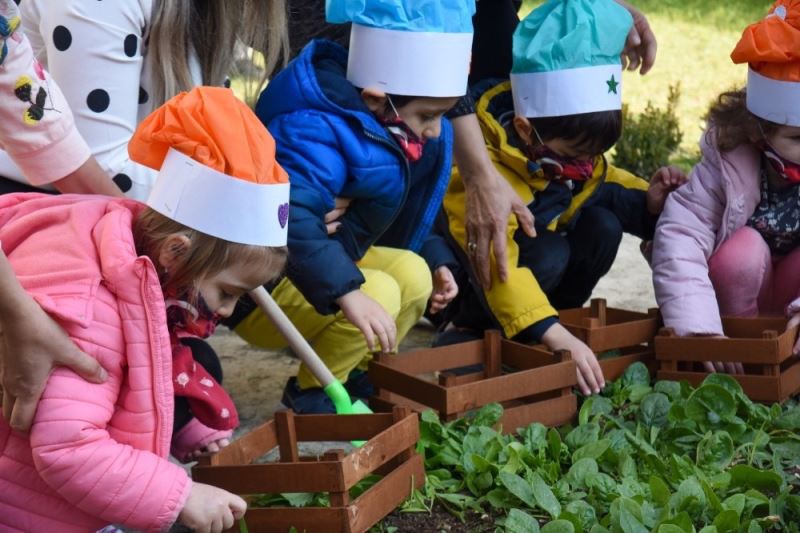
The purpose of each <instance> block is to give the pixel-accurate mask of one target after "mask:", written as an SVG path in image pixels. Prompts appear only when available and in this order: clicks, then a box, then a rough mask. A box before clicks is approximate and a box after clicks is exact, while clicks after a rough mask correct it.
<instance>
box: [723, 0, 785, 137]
mask: <svg viewBox="0 0 800 533" xmlns="http://www.w3.org/2000/svg"><path fill="white" fill-rule="evenodd" d="M731 59H733V62H734V63H749V64H750V68H749V70H748V74H747V109H749V110H750V112H751V113H753V114H754V115H757V116H759V117H761V118H763V119H765V120H769V121H771V122H775V123H777V124H782V125H786V126H800V0H778V1H777V2H775V4H774V5H773V6H772V8H771V9H770V11H769V14H768V15H767V17H766V18H765V19H763V20H761V21H759V22H756V23H755V24H751V25H750V26H748V27H747V28H746V29H745V30H744V34H743V35H742V38H741V40H740V41H739V43H738V44H737V45H736V48H734V50H733V52H732V53H731Z"/></svg>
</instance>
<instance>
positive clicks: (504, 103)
mask: <svg viewBox="0 0 800 533" xmlns="http://www.w3.org/2000/svg"><path fill="white" fill-rule="evenodd" d="M510 93H511V84H510V82H508V81H505V82H502V83H499V84H496V85H494V86H492V87H490V88H489V89H488V90H486V91H485V92H483V93H482V95H481V96H480V98H479V99H478V100H477V102H476V106H475V108H476V109H475V110H476V114H477V117H478V120H479V122H480V125H481V129H482V131H483V136H484V140H485V141H486V148H487V150H488V152H489V156H490V158H491V159H492V162H493V163H494V165H495V167H496V168H497V170H498V172H499V173H500V174H501V175H502V176H503V177H505V179H506V180H507V181H508V183H509V184H510V185H511V186H512V187H513V188H514V190H515V191H516V192H517V194H518V195H519V196H520V198H522V200H523V201H524V202H525V204H526V205H528V204H530V203H531V202H533V201H534V199H535V198H536V196H537V194H538V195H542V193H543V192H544V191H546V190H547V189H548V187H559V186H560V187H565V186H564V185H563V184H558V183H555V182H551V181H550V180H548V179H546V178H545V177H544V174H543V172H542V171H541V170H536V171H534V172H531V170H530V168H529V165H528V158H527V156H526V155H525V154H524V153H523V152H522V151H521V150H519V149H518V148H516V147H514V146H512V145H511V144H510V143H509V142H508V136H507V134H506V130H505V129H504V128H503V126H502V125H501V124H500V122H499V121H498V120H497V118H496V116H495V115H496V113H498V112H509V111H511V110H513V107H512V106H513V104H512V103H511V94H510ZM606 184H617V185H619V186H621V187H623V188H625V189H635V190H639V191H646V190H647V187H648V184H647V182H646V181H645V180H643V179H641V178H638V177H636V176H634V175H633V174H631V173H629V172H626V171H624V170H621V169H618V168H616V167H613V166H611V165H608V164H607V163H606V159H605V157H603V156H598V157H597V158H596V160H595V164H594V173H593V175H592V177H591V179H589V180H587V181H586V182H585V183H583V184H582V187H581V188H580V190H579V191H578V192H576V193H574V194H571V199H569V200H568V205H565V206H564V208H563V209H561V210H559V211H558V212H555V213H551V214H550V215H552V216H548V218H550V220H547V221H542V220H539V221H538V222H539V224H537V226H539V225H541V224H542V223H544V222H547V229H548V230H551V231H560V230H563V229H565V228H566V227H567V226H568V224H569V222H570V221H571V220H572V219H573V218H574V217H575V216H576V214H577V213H578V212H579V211H580V209H581V208H582V207H583V206H585V205H586V204H587V202H589V201H590V199H592V198H593V197H594V196H595V195H596V193H597V192H598V191H599V190H600V189H601V188H602V187H603V186H604V185H606ZM641 200H642V201H644V196H643V195H642V197H641ZM465 205H466V195H465V191H464V182H463V181H462V180H461V176H460V174H459V172H458V168H457V167H455V166H454V167H453V174H452V177H451V180H450V186H449V188H448V190H447V194H446V195H445V199H444V207H445V211H446V212H447V217H448V220H449V224H450V232H451V234H452V236H453V238H454V239H455V240H456V242H458V244H459V246H460V247H461V248H462V249H463V250H466V230H465ZM517 228H518V224H517V219H516V217H515V216H514V215H513V214H512V215H511V216H509V219H508V227H507V229H506V244H507V250H508V279H507V281H506V282H505V283H501V282H500V280H499V278H498V277H497V269H496V268H495V264H494V263H495V258H494V256H492V257H491V258H490V261H491V262H492V288H491V289H490V290H488V291H484V296H485V299H486V303H487V304H488V306H489V308H490V310H491V312H492V314H493V315H494V317H495V318H496V320H497V321H498V322H499V324H500V326H501V327H502V328H503V331H504V333H505V335H506V336H507V337H509V338H511V337H513V336H515V335H516V334H517V333H519V332H521V331H522V330H524V329H525V328H527V327H528V326H531V325H533V324H535V323H537V322H539V321H540V320H543V319H545V318H548V317H551V316H556V315H557V314H558V313H557V312H556V310H555V309H554V308H553V307H552V306H551V305H550V302H549V301H548V299H547V296H546V295H545V294H544V292H543V291H542V289H541V288H540V287H539V283H538V282H537V280H536V278H535V277H534V275H533V273H532V272H531V271H530V269H528V268H526V267H520V266H517V263H518V260H519V247H518V245H517V243H516V242H515V241H514V238H513V236H514V233H515V232H516V231H517Z"/></svg>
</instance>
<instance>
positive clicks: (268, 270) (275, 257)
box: [133, 207, 288, 294]
mask: <svg viewBox="0 0 800 533" xmlns="http://www.w3.org/2000/svg"><path fill="white" fill-rule="evenodd" d="M175 233H182V234H184V235H186V236H187V237H188V238H189V240H190V241H191V245H190V249H189V252H188V254H187V256H186V258H185V259H184V261H183V262H182V263H181V264H180V266H179V267H178V268H176V269H174V270H171V271H170V272H169V273H167V274H165V275H164V276H163V277H162V279H161V286H162V287H163V288H164V289H165V290H166V289H170V290H174V291H175V292H176V293H177V294H180V293H182V292H184V291H187V290H191V289H192V288H193V287H194V285H195V284H196V283H197V282H198V281H200V280H202V279H204V278H207V277H209V276H213V275H215V274H218V273H219V272H222V271H223V270H225V269H226V268H229V267H231V266H233V265H236V264H241V263H248V264H254V265H255V264H259V265H261V267H262V273H263V277H264V281H263V283H267V282H269V281H271V280H272V279H275V278H276V277H278V275H280V273H281V272H282V271H283V268H284V266H285V265H286V256H287V255H288V254H287V250H286V247H285V246H281V247H267V246H251V245H247V244H239V243H234V242H230V241H226V240H224V239H218V238H216V237H212V236H211V235H208V234H206V233H202V232H200V231H196V230H193V229H191V228H187V227H186V226H184V225H183V224H180V223H179V222H175V221H174V220H172V219H170V218H167V217H165V216H164V215H162V214H161V213H158V212H157V211H154V210H153V209H150V208H149V207H148V208H145V209H144V211H142V212H141V213H140V214H139V216H138V217H137V218H136V220H135V222H134V224H133V239H134V243H135V244H136V251H137V253H139V254H140V255H146V256H148V257H149V258H150V259H151V260H152V261H153V263H155V264H156V265H158V256H159V254H160V253H161V248H162V246H163V245H164V242H165V241H166V240H167V238H168V237H169V236H170V235H174V234H175Z"/></svg>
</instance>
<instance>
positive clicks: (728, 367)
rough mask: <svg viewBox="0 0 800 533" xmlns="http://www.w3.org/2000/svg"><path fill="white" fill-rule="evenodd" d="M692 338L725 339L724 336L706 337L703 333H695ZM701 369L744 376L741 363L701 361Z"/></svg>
mask: <svg viewBox="0 0 800 533" xmlns="http://www.w3.org/2000/svg"><path fill="white" fill-rule="evenodd" d="M691 336H692V337H706V338H709V339H727V337H726V336H725V335H708V334H703V333H695V334H692V335H691ZM703 368H704V369H705V371H706V372H711V373H712V374H713V373H716V372H719V373H721V374H744V367H743V366H742V363H735V362H732V361H703Z"/></svg>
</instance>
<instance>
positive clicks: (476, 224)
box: [452, 114, 536, 289]
mask: <svg viewBox="0 0 800 533" xmlns="http://www.w3.org/2000/svg"><path fill="white" fill-rule="evenodd" d="M452 122H453V130H454V132H455V146H454V151H453V155H454V157H455V160H456V163H457V165H458V171H459V173H460V174H461V179H462V180H463V182H464V188H465V190H466V200H465V201H466V206H465V209H466V221H465V227H466V233H467V252H468V253H469V255H470V262H471V263H472V267H473V269H474V271H475V273H476V274H477V276H478V281H480V283H481V285H483V287H484V288H486V289H489V288H490V287H491V286H492V271H491V268H492V266H491V261H490V259H489V258H490V253H489V250H490V248H491V249H492V250H493V251H494V258H495V263H496V268H497V275H498V277H499V278H500V281H505V280H506V278H507V276H508V260H507V258H506V229H507V228H508V217H509V215H511V213H514V215H515V216H516V217H517V221H518V223H519V226H520V227H521V228H522V231H524V232H525V233H526V234H527V235H529V236H530V237H534V236H535V235H536V230H534V228H533V214H532V213H531V212H530V210H529V209H528V207H527V206H526V205H525V203H524V202H523V201H522V199H521V198H520V197H519V195H518V194H517V193H516V192H515V191H514V189H513V188H512V187H511V185H509V184H508V182H507V181H506V180H505V179H504V178H503V177H502V176H500V175H499V174H498V173H497V169H495V167H494V165H493V164H492V161H491V159H489V153H488V152H487V151H486V145H485V144H484V141H483V133H481V128H480V125H479V124H478V119H477V117H476V116H475V115H474V114H471V115H464V116H461V117H458V118H456V119H453V121H452Z"/></svg>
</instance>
